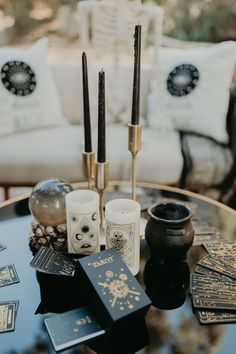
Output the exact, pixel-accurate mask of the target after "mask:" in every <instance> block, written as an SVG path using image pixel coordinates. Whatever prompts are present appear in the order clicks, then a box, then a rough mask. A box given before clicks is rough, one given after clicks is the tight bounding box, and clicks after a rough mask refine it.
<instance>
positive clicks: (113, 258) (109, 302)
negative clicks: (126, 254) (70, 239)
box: [78, 248, 151, 329]
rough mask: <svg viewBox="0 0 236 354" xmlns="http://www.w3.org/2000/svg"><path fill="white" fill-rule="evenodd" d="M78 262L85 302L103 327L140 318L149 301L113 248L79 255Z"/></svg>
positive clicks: (147, 307) (142, 316)
mask: <svg viewBox="0 0 236 354" xmlns="http://www.w3.org/2000/svg"><path fill="white" fill-rule="evenodd" d="M78 263H79V270H81V275H82V282H83V284H82V285H81V288H82V289H83V291H84V294H85V296H86V301H87V304H88V306H89V308H90V309H91V311H92V312H93V314H94V315H95V316H96V318H97V320H98V321H99V322H100V323H101V324H102V325H103V326H104V327H105V328H107V329H109V328H110V327H113V328H114V326H115V327H117V326H119V325H120V324H121V323H122V326H123V325H124V322H123V321H124V320H125V321H126V323H129V321H133V320H134V319H136V320H137V319H139V318H144V316H145V314H146V312H147V311H148V309H149V306H150V305H151V301H150V299H149V298H148V296H147V295H146V293H145V291H144V290H143V289H142V287H141V286H140V284H139V283H138V281H137V280H136V279H135V277H134V276H133V275H132V274H131V272H130V271H129V269H128V267H127V266H126V264H125V263H124V261H123V260H122V258H121V257H120V255H119V254H118V253H117V251H116V250H115V249H113V248H111V249H107V250H105V251H102V252H99V253H96V254H93V255H90V256H87V257H84V258H81V259H79V260H78Z"/></svg>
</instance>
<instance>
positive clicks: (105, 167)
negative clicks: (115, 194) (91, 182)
mask: <svg viewBox="0 0 236 354" xmlns="http://www.w3.org/2000/svg"><path fill="white" fill-rule="evenodd" d="M108 182H109V163H108V162H95V189H96V190H97V191H98V194H99V197H100V220H101V229H103V220H104V217H103V196H104V192H105V190H106V189H107V187H108Z"/></svg>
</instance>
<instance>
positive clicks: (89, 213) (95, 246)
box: [66, 190, 100, 254]
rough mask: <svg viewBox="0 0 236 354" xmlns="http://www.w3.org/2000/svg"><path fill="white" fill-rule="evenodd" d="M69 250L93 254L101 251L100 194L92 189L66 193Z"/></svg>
mask: <svg viewBox="0 0 236 354" xmlns="http://www.w3.org/2000/svg"><path fill="white" fill-rule="evenodd" d="M66 222H67V240H68V252H70V253H83V254H91V253H96V252H99V251H100V243H99V239H100V217H99V194H98V193H96V192H94V191H91V190H78V191H72V192H70V193H68V194H67V195H66Z"/></svg>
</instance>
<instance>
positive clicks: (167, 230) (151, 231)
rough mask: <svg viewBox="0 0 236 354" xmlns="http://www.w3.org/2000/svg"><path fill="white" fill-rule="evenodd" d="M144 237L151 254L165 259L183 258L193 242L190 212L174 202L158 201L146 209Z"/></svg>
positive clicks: (161, 259) (162, 259) (185, 207)
mask: <svg viewBox="0 0 236 354" xmlns="http://www.w3.org/2000/svg"><path fill="white" fill-rule="evenodd" d="M148 214H149V219H148V222H147V225H146V229H145V238H146V241H147V245H148V247H149V249H150V252H151V254H153V255H156V256H158V258H159V260H160V262H162V261H163V262H164V261H165V260H167V261H169V260H177V261H179V260H185V259H186V254H187V251H188V250H189V249H190V247H191V246H192V244H193V237H194V230H193V227H192V223H191V217H192V212H191V210H190V209H189V208H188V207H187V206H185V205H183V204H179V203H176V202H171V203H159V204H155V205H153V206H151V207H150V208H149V209H148Z"/></svg>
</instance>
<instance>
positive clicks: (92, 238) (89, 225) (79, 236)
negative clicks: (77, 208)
mask: <svg viewBox="0 0 236 354" xmlns="http://www.w3.org/2000/svg"><path fill="white" fill-rule="evenodd" d="M95 214H96V213H92V214H89V215H86V216H78V215H74V214H72V215H71V223H72V227H73V230H72V238H71V241H72V242H71V245H72V248H73V250H74V251H75V252H77V253H92V252H94V251H95V250H96V248H97V246H98V235H97V232H96V228H95V227H94V225H93V224H94V222H96V219H97V218H96V217H95Z"/></svg>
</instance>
